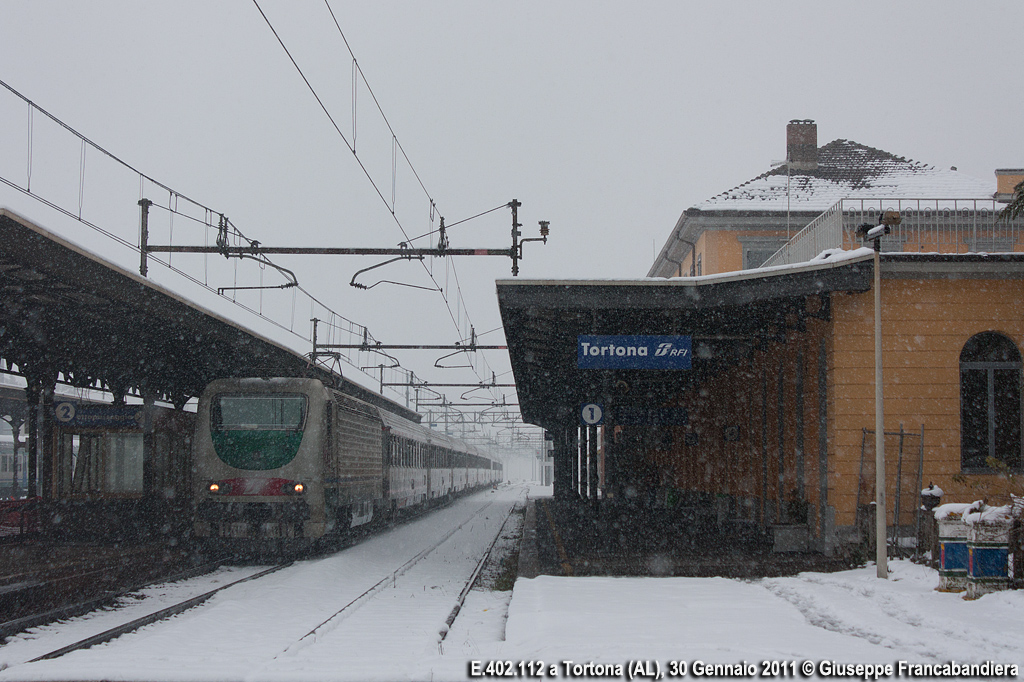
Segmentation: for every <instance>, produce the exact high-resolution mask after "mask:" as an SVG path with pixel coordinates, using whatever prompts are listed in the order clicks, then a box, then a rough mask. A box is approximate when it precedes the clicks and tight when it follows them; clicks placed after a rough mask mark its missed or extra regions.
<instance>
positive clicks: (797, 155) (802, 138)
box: [786, 119, 818, 171]
mask: <svg viewBox="0 0 1024 682" xmlns="http://www.w3.org/2000/svg"><path fill="white" fill-rule="evenodd" d="M786 158H787V159H788V160H789V167H790V169H791V170H802V171H807V170H818V126H817V125H816V124H815V123H814V121H812V120H810V119H805V120H800V119H793V120H792V121H790V122H789V125H787V126H786Z"/></svg>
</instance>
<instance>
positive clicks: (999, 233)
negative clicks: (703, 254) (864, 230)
mask: <svg viewBox="0 0 1024 682" xmlns="http://www.w3.org/2000/svg"><path fill="white" fill-rule="evenodd" d="M1002 208H1003V204H1000V203H998V202H997V201H995V200H994V199H842V200H840V201H838V202H837V203H836V204H835V205H833V206H832V207H831V208H829V209H828V210H827V211H825V212H824V213H822V214H821V215H820V216H818V217H817V218H815V219H814V220H813V221H811V223H810V224H808V225H807V227H805V228H804V229H802V230H800V232H798V233H797V234H796V235H795V236H794V237H793V238H792V239H791V240H789V242H787V243H786V245H785V246H783V247H782V248H781V249H779V250H778V251H777V252H776V253H775V254H774V255H773V256H772V257H771V258H769V259H768V260H767V261H765V263H764V264H763V265H762V266H761V267H769V266H772V265H788V264H790V263H802V262H805V261H809V260H811V259H812V258H814V257H815V256H817V255H818V254H820V253H821V252H822V251H825V250H826V249H855V248H857V247H859V246H862V244H861V242H860V240H858V239H857V236H856V233H857V227H858V226H859V225H862V224H865V223H868V224H871V225H877V224H878V216H879V214H880V213H881V212H882V211H885V210H888V209H895V210H897V211H899V212H900V216H901V217H902V222H901V223H900V224H899V225H896V226H894V227H893V231H892V234H889V235H887V236H886V237H884V238H883V239H882V241H881V248H882V250H883V251H890V252H903V253H1006V252H1024V219H1017V220H1003V219H1001V218H1000V217H999V214H1000V211H1001V210H1002Z"/></svg>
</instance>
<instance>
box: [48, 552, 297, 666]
mask: <svg viewBox="0 0 1024 682" xmlns="http://www.w3.org/2000/svg"><path fill="white" fill-rule="evenodd" d="M291 565H292V562H288V563H285V564H280V565H279V566H272V567H271V568H268V569H266V570H264V571H260V572H259V573H257V574H255V575H250V576H247V577H245V578H240V579H239V580H235V581H233V582H230V583H227V584H225V585H221V586H219V587H217V588H215V589H212V590H210V591H209V592H204V593H203V594H200V595H198V596H196V597H192V598H191V599H186V600H184V601H182V602H179V603H177V604H174V605H173V606H168V607H166V608H163V609H160V610H159V611H155V612H153V613H150V614H147V615H145V616H142V617H141V618H136V619H135V620H132V621H129V622H127V623H124V624H123V625H118V626H117V627H113V628H110V629H109V630H105V631H103V632H100V633H99V634H96V635H93V636H91V637H86V638H85V639H82V640H79V641H77V642H74V643H73V644H69V645H67V646H64V647H61V648H60V649H57V650H55V651H51V652H49V653H46V654H43V655H42V656H37V657H35V658H33V659H32V660H31V661H29V662H30V663H35V662H36V661H46V660H49V659H51V658H58V657H60V656H63V655H65V654H69V653H71V652H72V651H78V650H79V649H88V648H89V647H91V646H96V645H97V644H103V643H104V642H109V641H110V640H112V639H116V638H118V637H120V636H121V635H125V634H128V633H129V632H134V631H135V630H138V629H139V628H141V627H143V626H145V625H149V624H150V623H156V622H157V621H161V620H164V619H167V618H170V617H171V616H175V615H177V614H179V613H181V612H183V611H187V610H188V609H191V608H192V607H194V606H198V605H199V604H202V603H203V602H204V601H206V600H207V599H209V598H210V597H212V596H213V595H215V594H217V593H218V592H220V591H221V590H224V589H227V588H229V587H232V586H234V585H238V584H239V583H244V582H246V581H249V580H255V579H256V578H262V577H263V576H265V575H269V574H271V573H275V572H277V571H280V570H281V569H282V568H287V567H288V566H291Z"/></svg>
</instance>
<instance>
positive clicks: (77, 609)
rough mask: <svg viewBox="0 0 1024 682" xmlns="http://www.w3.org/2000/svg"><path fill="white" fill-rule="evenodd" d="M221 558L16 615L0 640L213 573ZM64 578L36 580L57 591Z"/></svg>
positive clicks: (0, 629) (0, 632)
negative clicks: (152, 587) (164, 585)
mask: <svg viewBox="0 0 1024 682" xmlns="http://www.w3.org/2000/svg"><path fill="white" fill-rule="evenodd" d="M223 561H224V560H223V558H222V559H218V560H215V561H212V562H209V563H206V564H203V565H201V566H196V567H194V568H190V569H188V570H186V571H181V572H179V573H177V574H175V575H172V576H162V577H160V578H159V579H156V580H150V581H147V582H144V583H137V584H134V585H130V586H128V587H124V588H121V589H119V590H114V591H108V592H104V593H103V594H101V595H99V596H96V597H92V598H90V599H85V600H82V601H79V602H75V603H72V604H65V605H63V606H60V607H57V608H53V609H47V610H45V611H40V612H39V613H32V614H28V615H25V616H21V617H19V618H15V619H12V620H9V621H6V622H4V623H0V641H2V640H4V639H6V638H7V637H10V636H12V635H16V634H17V633H19V632H23V631H24V630H27V629H28V628H33V627H36V626H39V625H43V624H45V623H50V622H53V621H56V620H61V619H64V618H72V617H74V616H80V615H82V614H85V613H88V612H90V611H95V610H96V609H98V608H102V607H104V606H107V605H109V604H112V603H114V602H115V601H117V600H118V599H120V598H121V597H124V596H125V595H127V594H130V593H132V592H137V591H139V590H141V589H143V588H145V587H148V586H150V585H155V584H158V583H166V582H176V581H179V580H185V579H187V578H192V577H195V576H200V575H204V574H206V573H212V572H213V571H215V570H217V568H219V567H220V566H221V565H222V563H223ZM102 570H103V569H100V570H99V571H90V572H86V573H81V574H79V576H78V577H79V579H89V578H90V577H91V576H92V575H94V574H96V573H99V572H102ZM66 580H67V578H59V579H56V580H52V581H47V582H44V583H39V584H38V585H39V587H40V588H41V589H44V590H56V589H59V588H60V587H61V586H62V583H63V582H66Z"/></svg>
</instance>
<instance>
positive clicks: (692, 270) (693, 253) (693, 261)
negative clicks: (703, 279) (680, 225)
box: [665, 230, 697, 277]
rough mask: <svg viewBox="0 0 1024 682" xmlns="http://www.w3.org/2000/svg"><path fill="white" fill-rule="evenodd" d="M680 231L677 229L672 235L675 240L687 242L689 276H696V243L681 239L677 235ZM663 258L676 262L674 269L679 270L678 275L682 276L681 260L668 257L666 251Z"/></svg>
mask: <svg viewBox="0 0 1024 682" xmlns="http://www.w3.org/2000/svg"><path fill="white" fill-rule="evenodd" d="M680 232H682V230H679V231H677V232H676V233H675V235H674V236H675V238H676V241H677V242H682V243H684V244H689V246H690V277H696V276H697V245H696V244H694V243H693V242H688V241H686V240H685V239H683V238H682V237H680V236H679V233H680ZM665 260H667V261H668V262H669V263H675V264H676V269H677V270H678V271H679V276H680V277H682V275H683V261H681V260H673V259H672V258H670V257H669V255H668V254H667V253H666V254H665Z"/></svg>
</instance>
